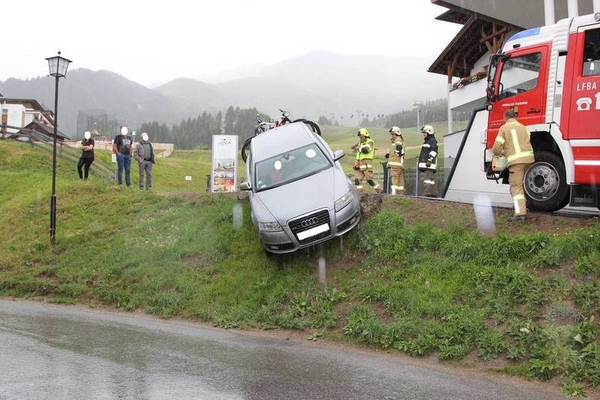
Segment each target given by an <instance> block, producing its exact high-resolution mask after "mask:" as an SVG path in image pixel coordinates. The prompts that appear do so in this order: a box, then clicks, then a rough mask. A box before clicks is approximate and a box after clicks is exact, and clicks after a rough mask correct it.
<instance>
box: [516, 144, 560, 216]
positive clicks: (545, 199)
mask: <svg viewBox="0 0 600 400" xmlns="http://www.w3.org/2000/svg"><path fill="white" fill-rule="evenodd" d="M525 195H526V197H527V208H529V209H530V210H533V211H545V212H550V211H556V210H560V209H561V208H563V207H564V206H566V205H567V204H568V203H569V185H567V180H566V173H565V165H564V164H563V161H562V159H561V158H560V157H559V156H557V155H556V154H554V153H549V152H545V151H541V152H539V153H536V154H535V163H534V164H533V165H532V166H531V167H530V168H529V169H528V170H527V172H526V173H525Z"/></svg>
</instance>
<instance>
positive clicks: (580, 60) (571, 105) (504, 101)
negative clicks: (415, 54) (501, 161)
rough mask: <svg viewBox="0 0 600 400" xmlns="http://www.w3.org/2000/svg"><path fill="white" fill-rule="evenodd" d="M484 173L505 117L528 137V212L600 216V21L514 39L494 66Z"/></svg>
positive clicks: (594, 18) (586, 19)
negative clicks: (577, 211)
mask: <svg viewBox="0 0 600 400" xmlns="http://www.w3.org/2000/svg"><path fill="white" fill-rule="evenodd" d="M487 98H488V105H487V109H488V123H487V137H486V138H484V140H485V142H486V145H485V147H486V149H485V152H484V153H485V154H484V157H483V162H484V169H485V170H486V171H488V172H487V177H488V179H497V178H498V174H497V173H493V172H491V171H490V169H489V168H488V167H489V163H490V161H491V158H492V157H491V155H492V154H491V148H492V146H493V144H494V140H495V139H496V135H497V134H498V130H499V128H500V126H501V125H502V124H503V114H504V111H505V110H507V109H511V108H512V109H514V110H515V111H516V112H517V119H518V120H519V121H520V122H521V123H523V124H524V125H525V126H527V129H528V130H529V132H530V133H531V144H532V145H533V149H534V153H535V163H534V164H533V165H532V166H531V168H529V170H528V171H527V173H526V175H525V192H526V196H527V207H528V208H529V209H531V210H538V211H555V210H558V209H560V208H563V207H565V206H566V205H570V206H575V207H577V206H580V207H590V206H591V207H598V208H600V193H599V191H600V13H596V14H591V15H586V16H581V17H575V18H568V19H564V20H561V21H559V22H558V23H556V24H554V25H549V26H544V27H541V28H535V29H528V30H525V31H522V32H519V33H517V34H516V35H514V36H512V37H511V38H510V39H509V40H508V41H507V42H506V44H505V45H504V48H503V50H502V52H500V53H498V54H495V55H493V56H492V57H491V58H490V64H489V71H488V83H487Z"/></svg>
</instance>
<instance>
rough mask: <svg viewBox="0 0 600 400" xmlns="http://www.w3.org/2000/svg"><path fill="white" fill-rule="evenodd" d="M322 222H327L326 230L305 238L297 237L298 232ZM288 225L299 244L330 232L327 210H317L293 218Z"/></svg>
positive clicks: (322, 223) (312, 240)
mask: <svg viewBox="0 0 600 400" xmlns="http://www.w3.org/2000/svg"><path fill="white" fill-rule="evenodd" d="M324 224H327V225H328V226H329V227H328V229H327V230H326V231H323V232H320V233H318V234H316V235H314V236H310V237H307V238H305V239H300V238H298V234H299V233H301V232H305V231H308V230H310V229H313V228H315V227H318V226H321V225H324ZM288 226H289V227H290V229H291V230H292V233H293V234H294V235H295V236H296V238H297V239H298V241H299V242H300V243H301V244H305V243H310V242H314V241H317V240H319V239H322V238H324V237H327V236H329V235H330V234H331V227H330V225H329V211H328V210H321V211H317V212H316V213H313V214H309V215H304V216H302V217H300V218H296V219H293V220H291V221H290V222H289V223H288Z"/></svg>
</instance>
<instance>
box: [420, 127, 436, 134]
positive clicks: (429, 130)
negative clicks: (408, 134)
mask: <svg viewBox="0 0 600 400" xmlns="http://www.w3.org/2000/svg"><path fill="white" fill-rule="evenodd" d="M421 133H426V134H428V135H433V134H434V133H435V131H434V130H433V126H431V125H423V126H422V127H421Z"/></svg>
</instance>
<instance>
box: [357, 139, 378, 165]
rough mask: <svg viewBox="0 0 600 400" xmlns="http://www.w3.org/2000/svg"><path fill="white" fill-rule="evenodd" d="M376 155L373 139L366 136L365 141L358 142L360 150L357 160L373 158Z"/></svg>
mask: <svg viewBox="0 0 600 400" xmlns="http://www.w3.org/2000/svg"><path fill="white" fill-rule="evenodd" d="M374 155H375V142H373V139H371V138H366V140H365V141H364V142H360V143H359V144H358V151H357V152H356V161H362V160H372V159H373V156H374Z"/></svg>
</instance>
